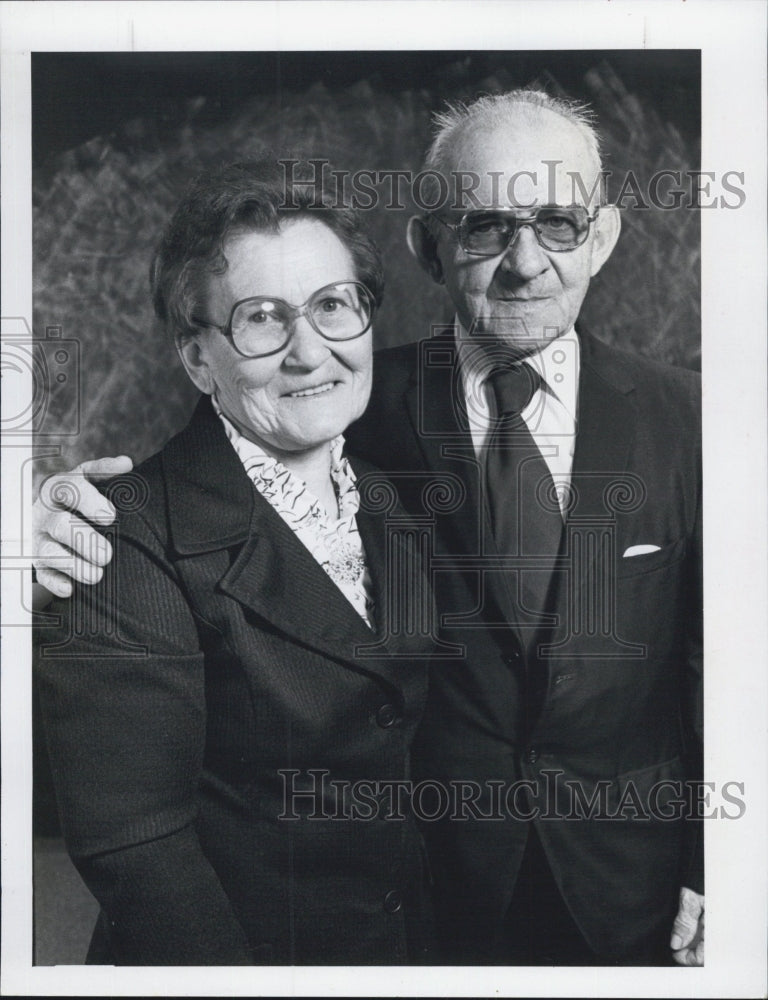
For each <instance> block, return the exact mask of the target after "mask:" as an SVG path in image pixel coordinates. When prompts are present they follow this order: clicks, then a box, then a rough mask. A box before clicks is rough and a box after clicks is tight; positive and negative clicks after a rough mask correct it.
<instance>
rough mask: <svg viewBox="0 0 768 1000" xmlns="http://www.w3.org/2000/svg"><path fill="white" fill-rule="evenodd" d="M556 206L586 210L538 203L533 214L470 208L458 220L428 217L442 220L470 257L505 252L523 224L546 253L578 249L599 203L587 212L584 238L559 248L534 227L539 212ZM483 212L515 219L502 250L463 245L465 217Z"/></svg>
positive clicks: (582, 206)
mask: <svg viewBox="0 0 768 1000" xmlns="http://www.w3.org/2000/svg"><path fill="white" fill-rule="evenodd" d="M558 208H559V209H560V210H561V211H565V212H567V211H569V210H571V209H573V208H583V209H584V211H585V212H586V211H587V209H586V207H585V206H584V205H571V206H570V207H569V208H566V207H565V206H563V205H539V206H538V207H537V208H536V210H535V211H534V213H533V215H528V216H519V215H516V214H515V209H514V208H471V209H469V210H468V211H467V212H465V213H464V214H463V215H462V217H461V219H459V221H458V222H448V220H447V219H444V218H443V217H442V216H440V215H438V214H437V213H436V212H433V213H431V214H430V218H433V219H437V220H438V222H442V224H443V225H444V226H445V227H446V228H447V229H450V230H451V231H452V232H453V233H454V234H455V236H456V238H457V240H458V241H459V246H460V247H461V249H462V250H463V251H464V253H466V254H469V255H470V256H471V257H498V256H499V255H500V254H503V253H506V252H507V250H509V248H510V247H511V246H512V244H513V243H514V242H515V240H516V239H517V237H518V235H519V234H520V230H521V229H522V228H523V226H530V227H531V228H532V229H533V232H534V234H535V236H536V242H537V243H538V244H539V246H540V247H541V249H542V250H546V251H547V253H573V251H574V250H578V249H579V247H582V246H584V244H585V243H586V242H587V240H588V238H589V229H590V226H591V225H592V223H593V222H596V221H597V217H598V215H599V214H600V205H598V206H597V207H596V208H595V214H594V215H589V214H587V228H586V229H585V230H584V239H582V240H581V242H579V243H577V244H576V245H575V246H572V247H560V248H558V247H548V246H545V245H544V244H543V243H542V242H541V234H540V233H539V231H538V229H537V228H536V220H537V219H538V217H539V212H541V211H543V210H545V209H558ZM485 213H488V214H496V215H501V216H504V217H511V218H513V219H514V220H515V228H514V229H513V230H512V233H511V235H510V237H509V240H508V241H507V245H506V246H505V247H504V249H503V250H497V251H496V252H495V253H484V252H483V251H480V250H468V249H467V248H466V246H465V245H464V240H465V235H464V232H465V230H464V227H465V226H466V222H467V219H468V218H469V217H470V215H480V214H485Z"/></svg>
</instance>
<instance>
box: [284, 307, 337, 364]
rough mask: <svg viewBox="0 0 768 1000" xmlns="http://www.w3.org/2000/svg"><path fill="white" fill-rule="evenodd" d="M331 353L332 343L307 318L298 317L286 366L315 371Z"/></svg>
mask: <svg viewBox="0 0 768 1000" xmlns="http://www.w3.org/2000/svg"><path fill="white" fill-rule="evenodd" d="M330 353H331V345H330V343H329V342H328V341H327V340H326V339H325V338H324V337H323V336H321V335H320V334H319V333H318V332H317V330H315V328H314V327H313V326H312V324H311V323H310V322H309V320H308V319H307V317H306V316H298V317H297V318H296V321H295V322H294V325H293V334H292V336H291V341H290V344H289V345H288V353H287V354H286V356H285V364H287V365H289V366H291V367H295V368H308V369H310V370H313V369H315V368H319V367H320V365H321V364H322V363H323V362H324V361H326V360H327V358H328V355H329V354H330Z"/></svg>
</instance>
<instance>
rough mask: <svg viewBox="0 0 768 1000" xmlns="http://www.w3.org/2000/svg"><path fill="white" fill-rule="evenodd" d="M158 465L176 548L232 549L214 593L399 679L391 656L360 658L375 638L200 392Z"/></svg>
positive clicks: (373, 542) (377, 560)
mask: <svg viewBox="0 0 768 1000" xmlns="http://www.w3.org/2000/svg"><path fill="white" fill-rule="evenodd" d="M164 465H165V473H166V481H167V482H168V499H169V521H170V525H171V542H172V545H173V548H174V549H175V551H176V553H177V554H178V556H180V557H182V558H183V557H205V556H206V554H207V553H212V552H214V551H216V550H221V549H224V548H229V549H232V550H233V553H234V560H233V562H232V563H231V564H230V566H229V568H228V569H227V570H226V572H225V573H224V574H223V576H222V577H221V579H220V580H219V581H218V587H219V588H220V589H221V591H223V592H224V593H226V594H228V595H229V596H230V597H232V598H234V599H235V600H236V601H238V602H239V603H240V604H241V605H243V606H244V607H246V608H248V609H249V610H250V611H251V612H253V613H254V614H256V615H257V616H258V617H259V618H261V619H263V620H265V621H267V622H269V623H270V624H271V625H272V626H273V627H274V628H276V629H278V630H279V631H281V632H283V633H285V634H286V635H287V636H289V637H291V638H292V639H293V640H295V641H297V642H300V643H302V644H303V645H306V646H308V647H311V648H313V649H316V650H318V651H319V652H321V653H323V654H324V655H326V656H330V657H332V658H334V659H336V660H342V661H344V662H346V663H347V665H349V666H351V667H353V668H354V669H356V670H359V669H363V670H364V671H366V672H370V673H374V674H377V675H379V676H381V677H382V678H383V679H385V680H386V681H387V682H388V683H390V684H397V666H396V664H395V663H388V662H387V661H386V660H385V659H382V660H379V659H376V658H371V659H370V660H366V661H365V662H363V663H362V664H361V662H360V661H359V659H358V657H357V655H356V651H357V649H358V647H365V646H370V645H371V644H372V643H375V642H377V641H378V638H379V637H378V636H377V635H376V634H375V633H374V632H372V630H371V629H369V628H368V626H367V625H366V624H365V622H364V621H363V620H362V618H361V617H360V615H358V613H357V612H356V611H355V609H354V608H353V607H352V605H351V604H350V603H349V601H348V600H347V599H346V597H345V596H344V594H343V593H342V592H341V591H340V590H339V588H338V587H337V586H336V584H335V583H334V582H333V581H332V580H331V578H330V577H329V576H328V574H327V573H326V572H325V570H323V569H322V567H321V566H320V565H319V564H318V562H317V561H316V560H315V559H314V558H313V556H312V555H311V554H310V552H309V551H308V550H307V549H306V547H305V546H304V545H303V544H302V543H301V542H300V541H299V539H298V538H297V537H296V535H295V534H294V533H293V531H291V529H290V528H289V527H288V525H287V524H286V523H285V521H283V519H282V518H281V517H280V515H279V514H278V513H277V512H276V511H275V510H274V509H273V508H272V507H271V505H270V504H269V503H268V502H267V501H266V500H264V498H263V497H261V496H260V495H259V494H258V492H257V491H256V490H255V489H254V487H253V484H252V483H251V481H250V479H249V478H248V476H247V474H246V473H245V470H244V469H243V467H242V464H241V463H240V460H239V459H238V457H237V455H236V453H235V451H234V449H233V448H232V447H231V445H230V444H229V442H228V441H227V438H226V435H225V434H224V430H223V427H222V426H221V422H220V421H219V419H218V418H217V417H216V415H215V413H214V412H213V409H212V407H211V405H210V402H209V400H208V399H207V397H206V398H205V399H204V400H202V401H201V403H200V404H199V406H198V408H197V410H196V412H195V415H194V417H193V419H192V421H191V423H190V425H189V426H188V428H187V429H186V430H185V431H183V432H182V434H180V435H178V437H177V438H175V439H174V440H173V442H171V444H170V445H169V447H168V449H166V453H165V458H164ZM379 535H380V533H377V532H375V531H373V532H370V533H369V538H367V539H364V543H365V546H366V555H368V550H369V548H370V550H371V552H372V558H371V562H372V564H374V565H375V566H376V567H379V566H383V564H384V556H383V553H380V552H379V550H378V548H377V544H378V547H379V548H380V547H381V545H382V544H383V542H382V541H381V540H379ZM373 575H374V574H373V571H372V576H373ZM374 587H375V590H376V592H377V594H378V592H379V591H382V592H384V591H385V589H386V588H385V587H384V585H383V584H382V583H381V570H380V569H378V568H377V570H376V574H375V581H374ZM385 651H386V650H385ZM422 652H423V649H422Z"/></svg>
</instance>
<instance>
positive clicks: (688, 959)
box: [672, 938, 704, 968]
mask: <svg viewBox="0 0 768 1000" xmlns="http://www.w3.org/2000/svg"><path fill="white" fill-rule="evenodd" d="M672 958H673V959H674V960H675V962H676V963H677V964H678V965H687V966H691V967H696V968H701V967H702V966H703V965H704V939H703V938H702V940H701V941H699V943H698V944H697V945H696V947H695V948H681V949H680V951H674V952H672Z"/></svg>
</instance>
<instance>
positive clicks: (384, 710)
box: [376, 702, 397, 729]
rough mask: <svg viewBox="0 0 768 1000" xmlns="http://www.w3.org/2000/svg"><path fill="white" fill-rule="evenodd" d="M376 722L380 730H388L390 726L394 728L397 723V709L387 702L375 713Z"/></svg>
mask: <svg viewBox="0 0 768 1000" xmlns="http://www.w3.org/2000/svg"><path fill="white" fill-rule="evenodd" d="M376 721H377V722H378V724H379V725H380V726H381V728H382V729H389V727H390V726H394V724H395V723H396V722H397V709H396V708H395V706H394V705H390V703H389V702H387V703H386V704H385V705H382V706H381V708H380V709H379V710H378V712H377V713H376Z"/></svg>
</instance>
